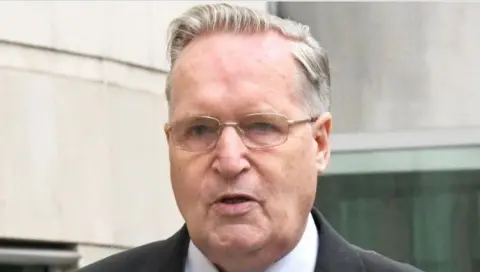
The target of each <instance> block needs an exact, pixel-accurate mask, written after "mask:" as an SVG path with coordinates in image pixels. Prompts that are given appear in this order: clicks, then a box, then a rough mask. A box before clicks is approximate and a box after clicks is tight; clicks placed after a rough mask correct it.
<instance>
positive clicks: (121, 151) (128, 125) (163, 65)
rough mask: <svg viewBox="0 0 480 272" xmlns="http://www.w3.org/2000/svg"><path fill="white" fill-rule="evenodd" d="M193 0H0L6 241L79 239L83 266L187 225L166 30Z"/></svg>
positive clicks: (1, 217)
mask: <svg viewBox="0 0 480 272" xmlns="http://www.w3.org/2000/svg"><path fill="white" fill-rule="evenodd" d="M204 2H205V1H204ZM233 2H236V3H240V4H242V5H248V6H252V7H255V8H258V9H262V10H265V9H266V8H267V4H266V2H265V1H243V2H242V1H233ZM196 3H199V2H196V1H195V2H194V1H191V2H187V1H178V2H167V1H144V2H134V3H133V2H126V1H125V2H114V1H112V2H109V1H104V2H93V1H81V2H80V1H76V2H75V1H56V2H40V1H35V2H21V1H8V2H2V3H0V120H1V122H0V238H19V239H35V240H48V241H63V242H72V243H79V244H80V246H79V251H80V252H82V253H83V254H84V259H82V261H81V263H82V264H87V263H89V262H92V261H95V260H97V259H98V258H101V257H104V256H106V255H108V254H111V253H114V252H117V251H118V250H122V249H124V248H129V247H132V246H135V245H139V244H143V243H146V242H149V241H153V240H156V239H161V238H165V237H168V236H170V235H171V234H172V233H173V232H174V231H176V230H177V229H178V228H179V227H180V226H181V224H182V222H183V221H182V219H181V217H180V215H179V213H178V210H177V208H176V205H175V202H174V199H173V195H172V193H171V188H170V179H169V167H168V157H167V146H166V141H165V139H164V134H163V124H164V122H165V121H166V118H167V109H166V103H165V100H164V94H163V90H164V83H165V71H166V70H167V68H168V65H167V62H166V58H165V43H166V40H165V38H166V28H167V25H168V23H169V21H170V20H171V19H172V18H173V17H175V16H176V15H178V14H180V13H181V12H183V11H184V10H186V9H187V8H188V7H189V6H192V5H194V4H196Z"/></svg>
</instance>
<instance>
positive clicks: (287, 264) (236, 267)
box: [185, 215, 318, 272]
mask: <svg viewBox="0 0 480 272" xmlns="http://www.w3.org/2000/svg"><path fill="white" fill-rule="evenodd" d="M302 233H303V234H302V235H301V236H300V237H299V238H298V239H297V240H296V242H295V243H293V245H291V246H283V247H282V246H280V245H275V246H272V249H274V250H270V249H269V250H262V251H259V252H256V253H254V254H252V255H250V256H244V257H242V258H241V260H239V257H238V255H234V256H230V257H228V256H222V261H223V262H222V263H221V265H220V266H216V267H215V266H214V265H213V264H212V263H211V262H210V261H208V260H207V258H206V257H205V256H204V255H203V254H202V253H201V252H200V250H199V249H198V248H196V246H195V245H194V244H193V243H192V242H190V247H189V251H188V252H189V253H188V258H187V266H186V270H185V271H186V272H217V271H218V272H245V271H247V272H257V271H258V272H265V271H268V272H277V271H294V270H298V269H296V267H302V268H303V269H300V270H301V271H309V270H311V271H313V267H314V266H315V261H316V256H317V248H318V232H317V228H316V226H315V222H314V221H313V218H312V217H311V215H310V216H309V217H308V223H307V224H306V227H304V231H303V232H302ZM279 249H282V251H280V250H279ZM266 254H268V255H266ZM272 264H273V265H272ZM292 269H294V270H292Z"/></svg>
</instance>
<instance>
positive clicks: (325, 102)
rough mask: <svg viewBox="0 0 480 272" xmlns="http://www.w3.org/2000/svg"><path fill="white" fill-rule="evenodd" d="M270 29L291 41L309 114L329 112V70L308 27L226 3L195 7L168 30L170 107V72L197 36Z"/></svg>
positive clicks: (167, 91) (167, 89)
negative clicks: (221, 32) (218, 32)
mask: <svg viewBox="0 0 480 272" xmlns="http://www.w3.org/2000/svg"><path fill="white" fill-rule="evenodd" d="M269 30H273V31H276V32H278V33H280V34H281V35H282V36H284V37H285V38H287V39H290V40H292V41H293V43H294V46H293V49H292V54H293V56H294V58H295V59H296V60H297V62H298V63H299V64H300V65H299V68H300V70H301V73H300V76H301V78H302V80H301V82H300V83H301V84H300V90H301V93H302V98H303V100H304V102H305V105H306V107H307V111H308V113H309V114H310V115H312V116H315V115H319V114H321V113H323V112H324V111H329V109H330V67H329V61H328V57H327V54H326V52H325V50H324V49H323V48H322V47H321V46H320V44H319V43H318V42H317V41H316V40H315V39H314V38H313V36H312V35H311V33H310V29H309V27H308V26H306V25H303V24H300V23H298V22H294V21H291V20H286V19H282V18H279V17H276V16H273V15H271V14H268V13H263V12H259V11H256V10H253V9H250V8H247V7H243V6H234V5H231V4H227V3H220V4H204V5H197V6H195V7H192V8H191V9H189V10H188V11H186V12H185V13H184V14H183V15H181V16H179V17H178V18H176V19H174V20H173V21H172V23H171V24H170V27H169V37H168V45H167V52H168V59H169V61H170V72H169V74H168V76H167V86H166V89H165V94H166V97H167V101H168V102H169V105H170V98H171V88H172V82H171V72H172V70H173V67H174V65H175V62H176V61H177V59H178V57H179V56H180V54H181V53H182V51H183V49H184V48H185V47H186V46H187V45H188V44H189V43H190V42H191V41H192V40H193V39H195V38H196V37H197V36H199V35H201V34H203V33H209V32H216V31H232V32H235V33H256V32H264V31H269Z"/></svg>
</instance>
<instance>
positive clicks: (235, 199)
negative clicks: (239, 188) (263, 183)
mask: <svg viewBox="0 0 480 272" xmlns="http://www.w3.org/2000/svg"><path fill="white" fill-rule="evenodd" d="M248 201H258V199H257V198H256V197H255V196H253V195H250V194H244V193H227V194H222V195H220V196H219V197H218V198H217V199H216V200H215V202H214V203H224V204H238V203H243V202H248Z"/></svg>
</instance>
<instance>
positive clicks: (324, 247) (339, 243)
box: [149, 208, 365, 272]
mask: <svg viewBox="0 0 480 272" xmlns="http://www.w3.org/2000/svg"><path fill="white" fill-rule="evenodd" d="M312 216H313V219H314V221H315V225H316V227H317V230H318V237H319V246H318V252H317V261H316V265H315V271H314V272H365V268H364V267H363V263H362V260H361V259H360V257H359V256H358V253H357V252H356V251H355V249H354V248H353V247H352V246H351V245H350V244H349V243H348V242H347V241H345V239H343V238H342V237H341V236H340V235H339V234H338V233H337V232H336V231H335V230H334V229H333V227H332V226H331V225H330V224H329V223H328V222H327V221H326V220H325V218H324V217H323V215H322V214H321V213H320V212H319V211H318V210H317V209H316V208H313V209H312ZM189 241H190V237H189V235H188V231H187V228H186V227H185V226H183V227H182V228H181V229H180V230H179V231H178V232H177V233H176V234H175V235H173V236H172V237H170V238H169V239H168V240H166V241H165V247H164V249H165V250H164V251H163V252H165V253H166V254H162V255H161V256H158V258H152V259H151V260H150V261H151V262H152V265H151V266H149V267H157V268H158V269H156V271H158V272H180V271H184V270H185V262H186V258H187V254H188V244H189Z"/></svg>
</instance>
